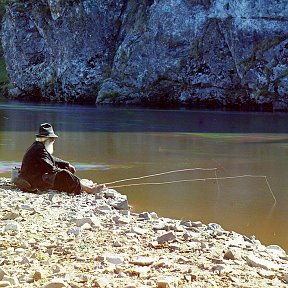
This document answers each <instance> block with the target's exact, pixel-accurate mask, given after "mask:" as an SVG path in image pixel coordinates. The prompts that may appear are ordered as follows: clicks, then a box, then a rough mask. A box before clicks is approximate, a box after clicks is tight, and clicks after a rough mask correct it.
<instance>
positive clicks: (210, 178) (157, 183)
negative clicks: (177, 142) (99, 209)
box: [106, 168, 277, 204]
mask: <svg viewBox="0 0 288 288" xmlns="http://www.w3.org/2000/svg"><path fill="white" fill-rule="evenodd" d="M195 169H202V168H195ZM203 170H204V169H203ZM207 170H208V169H207ZM210 170H215V169H210ZM173 172H174V171H171V172H168V173H173ZM165 173H167V172H165ZM165 173H164V174H165ZM159 174H160V175H162V173H159ZM159 174H158V175H159ZM154 175H155V174H154ZM154 175H153V176H154ZM216 175H217V174H216ZM143 177H144V178H146V177H151V176H150V175H147V176H143ZM247 177H250V178H264V179H265V181H266V184H267V186H268V189H269V191H270V193H271V195H272V197H273V199H274V203H275V204H276V202H277V200H276V197H275V195H274V193H273V191H272V189H271V187H270V184H269V182H268V179H267V176H264V175H238V176H226V177H209V178H197V179H183V180H174V181H166V182H146V183H145V182H144V183H132V184H124V185H116V186H111V187H109V188H113V189H114V188H121V187H132V186H141V185H164V184H172V183H180V182H196V181H203V182H205V181H209V180H216V181H218V180H227V179H236V178H247ZM140 178H141V177H139V178H137V179H140ZM124 180H125V179H124ZM124 180H123V181H124ZM129 180H130V179H129ZM131 180H132V179H131ZM120 181H121V180H120ZM120 181H119V182H120ZM116 182H118V181H115V182H114V183H116ZM106 185H107V184H106Z"/></svg>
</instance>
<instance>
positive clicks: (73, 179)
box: [53, 170, 81, 195]
mask: <svg viewBox="0 0 288 288" xmlns="http://www.w3.org/2000/svg"><path fill="white" fill-rule="evenodd" d="M53 188H54V189H56V190H58V191H60V192H67V193H74V194H76V195H78V194H80V193H81V185H80V179H79V178H78V177H77V176H75V175H74V174H72V173H71V172H69V171H68V170H61V171H59V172H57V173H56V177H55V182H54V187H53Z"/></svg>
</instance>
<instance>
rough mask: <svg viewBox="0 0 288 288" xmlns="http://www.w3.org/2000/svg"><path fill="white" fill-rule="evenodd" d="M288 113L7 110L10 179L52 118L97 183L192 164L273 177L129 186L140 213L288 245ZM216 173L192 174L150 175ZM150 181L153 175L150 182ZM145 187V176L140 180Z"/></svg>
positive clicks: (83, 172) (0, 137) (4, 156)
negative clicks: (219, 227)
mask: <svg viewBox="0 0 288 288" xmlns="http://www.w3.org/2000/svg"><path fill="white" fill-rule="evenodd" d="M287 120H288V115H287V114H273V113H227V112H211V111H189V110H183V111H179V110H168V111H164V110H145V109H126V108H125V109H124V108H123V109H122V108H121V109H112V108H105V109H102V108H101V109H99V108H95V107H82V106H69V105H63V106H61V105H20V104H6V105H2V106H0V127H1V129H0V130H1V133H0V156H1V167H0V171H1V169H2V173H1V175H3V176H8V175H9V173H8V172H6V173H3V172H5V171H7V170H9V165H10V164H11V166H12V167H13V166H14V165H15V164H16V165H17V164H18V163H20V162H21V160H22V157H23V154H24V152H25V150H26V148H27V147H28V146H29V145H30V144H31V143H32V142H33V140H34V137H35V135H34V134H35V132H36V131H37V129H38V126H39V124H40V123H42V122H50V123H52V124H53V125H54V128H55V131H56V133H57V134H58V135H59V139H58V140H57V141H56V143H55V151H56V152H55V155H56V156H60V157H62V158H64V159H67V160H69V161H71V162H73V163H74V164H76V167H77V168H78V175H79V176H80V177H83V178H90V179H93V180H94V181H97V182H102V183H106V182H111V181H113V180H118V179H124V178H131V177H139V176H143V175H149V174H154V173H159V172H163V171H170V170H176V169H185V168H195V167H202V168H217V176H219V177H225V176H235V175H244V174H252V175H266V176H267V177H268V180H269V183H270V185H271V187H272V190H273V192H274V194H275V196H276V198H277V201H278V203H277V205H276V207H275V209H274V210H273V203H274V200H273V198H272V196H271V193H270V192H269V189H268V187H267V184H266V183H265V179H263V178H245V179H227V180H219V181H218V183H217V181H215V180H210V181H205V182H191V183H186V182H184V183H175V184H169V185H157V186H156V185H155V186H153V185H151V186H150V185H149V186H132V187H127V188H119V191H120V192H122V193H125V194H127V195H128V197H129V202H130V203H131V204H132V205H133V207H134V209H135V211H144V210H147V211H155V212H157V213H158V214H159V215H162V216H168V217H175V218H178V219H179V218H181V219H192V220H201V221H203V222H204V223H209V222H217V223H220V224H221V225H222V226H223V227H224V228H225V229H229V230H235V231H238V232H240V233H244V234H246V235H253V234H255V235H256V236H257V238H259V239H261V241H262V242H263V243H266V244H268V243H270V244H271V243H274V244H279V245H281V246H282V247H283V248H285V249H286V250H288V244H287V243H288V241H287V240H288V239H287V232H286V231H287V229H288V223H287V220H286V219H287V217H288V209H287V205H288V194H287V191H286V187H287V186H288V179H287V176H286V167H287V152H288V150H287V149H288V145H287V139H288V134H287V133H288V132H287V125H286V123H287ZM207 177H215V173H214V171H187V172H183V173H178V174H177V173H176V174H173V175H172V174H169V175H162V176H159V177H155V178H153V179H145V181H153V182H154V181H155V182H162V181H173V180H179V179H195V178H207ZM141 181H143V180H141ZM135 182H136V183H137V181H135Z"/></svg>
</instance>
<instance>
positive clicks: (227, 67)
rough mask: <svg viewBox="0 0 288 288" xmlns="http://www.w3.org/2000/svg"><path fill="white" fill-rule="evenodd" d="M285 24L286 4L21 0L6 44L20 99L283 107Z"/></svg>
mask: <svg viewBox="0 0 288 288" xmlns="http://www.w3.org/2000/svg"><path fill="white" fill-rule="evenodd" d="M287 24H288V2H287V0H279V1H277V3H275V1H273V0H259V1H256V2H255V1H250V0H243V1H237V0H225V1H224V0H193V1H187V0H145V1H136V0H105V1H104V0H77V1H76V0H74V1H72V0H64V1H63V0H25V1H23V0H22V1H20V0H18V1H14V3H13V4H10V5H9V7H8V9H7V13H6V15H5V17H4V20H3V25H2V43H3V46H4V51H5V59H6V64H7V70H8V73H9V75H10V79H11V82H12V83H13V85H14V86H15V87H17V88H18V92H20V93H18V94H17V96H16V97H24V96H25V97H27V96H28V97H32V96H33V97H34V98H39V99H40V98H46V99H48V100H52V101H67V102H80V101H81V102H88V101H89V102H95V101H97V103H111V102H122V103H123V102H124V103H152V104H153V103H156V104H159V103H161V104H169V103H170V104H171V103H172V104H176V103H182V104H188V105H195V104H202V103H204V104H210V105H226V106H227V105H228V106H229V105H232V106H233V105H234V106H235V105H237V106H243V105H254V104H255V105H258V104H261V105H266V106H268V107H274V108H275V107H276V108H279V109H285V108H286V107H287V104H286V102H287V103H288V86H287V84H288V25H287ZM14 91H15V90H14ZM14 94H15V93H14Z"/></svg>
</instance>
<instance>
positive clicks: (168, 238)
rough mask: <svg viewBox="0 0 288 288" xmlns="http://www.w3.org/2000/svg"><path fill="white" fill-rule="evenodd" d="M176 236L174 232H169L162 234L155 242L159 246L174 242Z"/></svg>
mask: <svg viewBox="0 0 288 288" xmlns="http://www.w3.org/2000/svg"><path fill="white" fill-rule="evenodd" d="M176 238H177V237H176V235H175V233H174V232H172V231H170V232H168V233H164V234H162V235H161V236H159V237H157V242H158V243H159V244H163V243H165V242H169V241H174V240H175V239H176Z"/></svg>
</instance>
